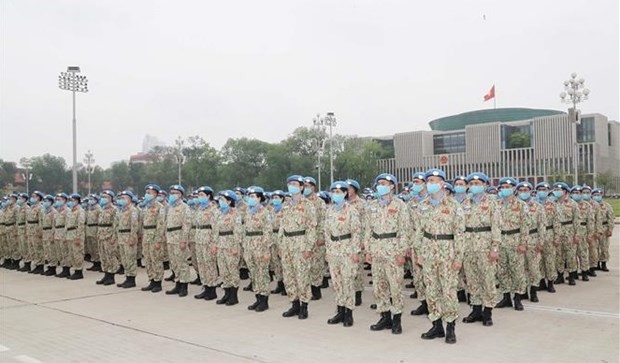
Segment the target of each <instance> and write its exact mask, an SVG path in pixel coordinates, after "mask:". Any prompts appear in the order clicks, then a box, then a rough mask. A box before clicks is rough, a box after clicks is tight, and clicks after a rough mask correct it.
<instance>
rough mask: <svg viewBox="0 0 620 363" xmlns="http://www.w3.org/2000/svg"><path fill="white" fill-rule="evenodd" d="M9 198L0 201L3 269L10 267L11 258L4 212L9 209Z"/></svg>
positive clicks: (0, 256) (0, 236) (0, 241)
mask: <svg viewBox="0 0 620 363" xmlns="http://www.w3.org/2000/svg"><path fill="white" fill-rule="evenodd" d="M7 200H8V198H7V197H2V199H0V258H1V259H3V262H2V265H0V267H2V268H8V267H9V256H8V254H7V246H6V244H7V240H6V227H5V226H4V211H5V209H6V207H7Z"/></svg>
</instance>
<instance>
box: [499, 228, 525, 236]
mask: <svg viewBox="0 0 620 363" xmlns="http://www.w3.org/2000/svg"><path fill="white" fill-rule="evenodd" d="M517 233H521V228H517V229H511V230H509V231H502V234H503V235H504V236H510V235H512V234H517Z"/></svg>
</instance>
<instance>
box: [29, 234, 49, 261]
mask: <svg viewBox="0 0 620 363" xmlns="http://www.w3.org/2000/svg"><path fill="white" fill-rule="evenodd" d="M27 240H28V250H29V251H30V261H32V263H34V264H35V265H42V264H43V262H44V260H45V258H44V255H43V240H42V236H41V235H40V234H31V235H29V236H27Z"/></svg>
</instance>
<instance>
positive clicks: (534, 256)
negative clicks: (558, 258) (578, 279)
mask: <svg viewBox="0 0 620 363" xmlns="http://www.w3.org/2000/svg"><path fill="white" fill-rule="evenodd" d="M533 190H534V186H533V185H532V184H530V183H528V182H521V183H519V184H517V192H518V193H519V194H518V195H519V199H521V200H522V201H524V202H525V203H527V210H528V212H527V224H528V228H529V235H530V238H529V239H528V244H527V251H526V253H525V275H526V282H527V285H528V286H529V299H530V301H531V302H538V286H539V284H540V279H541V274H540V259H541V256H540V254H541V252H542V250H543V245H544V243H545V240H546V238H545V235H546V232H547V231H546V227H547V223H548V222H547V214H546V213H545V209H544V207H543V206H541V205H540V204H539V203H537V202H536V200H535V199H534V198H532V191H533ZM527 296H528V292H527V290H526V292H525V295H524V297H527Z"/></svg>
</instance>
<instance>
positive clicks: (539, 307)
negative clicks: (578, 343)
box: [526, 304, 620, 319]
mask: <svg viewBox="0 0 620 363" xmlns="http://www.w3.org/2000/svg"><path fill="white" fill-rule="evenodd" d="M526 308H527V309H531V310H540V311H551V312H555V313H562V314H573V315H584V316H597V317H601V318H614V319H620V314H618V313H607V312H604V311H593V310H580V309H569V308H560V307H557V306H544V305H536V306H533V305H529V304H528V306H527V307H526Z"/></svg>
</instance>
